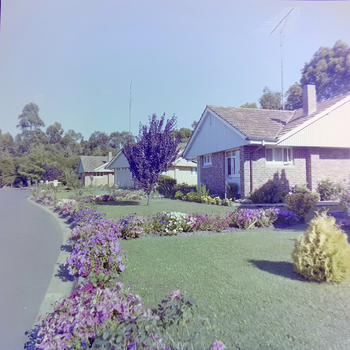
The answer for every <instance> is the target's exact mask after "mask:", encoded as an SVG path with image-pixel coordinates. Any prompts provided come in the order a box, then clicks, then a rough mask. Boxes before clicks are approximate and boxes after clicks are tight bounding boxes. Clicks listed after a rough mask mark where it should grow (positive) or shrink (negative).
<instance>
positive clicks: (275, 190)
mask: <svg viewBox="0 0 350 350" xmlns="http://www.w3.org/2000/svg"><path fill="white" fill-rule="evenodd" d="M279 192H280V186H279V184H278V183H277V182H275V181H273V180H269V181H267V182H266V183H265V184H264V185H262V186H261V187H260V188H258V189H256V190H255V191H253V192H252V194H251V195H250V197H249V199H251V200H252V201H253V203H280V202H281V201H282V198H281V197H280V195H279Z"/></svg>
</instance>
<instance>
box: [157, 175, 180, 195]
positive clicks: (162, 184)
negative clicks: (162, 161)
mask: <svg viewBox="0 0 350 350" xmlns="http://www.w3.org/2000/svg"><path fill="white" fill-rule="evenodd" d="M175 185H176V179H173V178H172V177H171V176H167V175H161V176H160V177H159V179H158V182H157V191H158V192H159V193H160V194H162V195H163V196H164V197H167V198H174V195H173V192H174V191H173V189H174V187H175Z"/></svg>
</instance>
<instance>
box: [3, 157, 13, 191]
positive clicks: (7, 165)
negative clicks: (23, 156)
mask: <svg viewBox="0 0 350 350" xmlns="http://www.w3.org/2000/svg"><path fill="white" fill-rule="evenodd" d="M15 179H16V166H15V164H14V162H13V159H12V158H1V159H0V187H4V186H12V185H13V183H14V182H15Z"/></svg>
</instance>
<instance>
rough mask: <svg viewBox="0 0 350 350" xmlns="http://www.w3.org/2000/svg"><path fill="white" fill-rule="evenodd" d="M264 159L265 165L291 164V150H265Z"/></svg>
mask: <svg viewBox="0 0 350 350" xmlns="http://www.w3.org/2000/svg"><path fill="white" fill-rule="evenodd" d="M265 157H266V163H267V164H276V165H283V164H285V165H286V164H292V163H293V152H292V149H291V148H266V149H265Z"/></svg>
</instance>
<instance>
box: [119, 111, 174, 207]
mask: <svg viewBox="0 0 350 350" xmlns="http://www.w3.org/2000/svg"><path fill="white" fill-rule="evenodd" d="M175 127H176V117H175V116H173V117H172V118H171V119H167V120H165V114H163V116H162V117H160V118H158V117H157V116H156V115H155V114H153V115H152V116H150V117H149V125H142V124H141V123H140V129H139V135H138V136H137V137H136V141H133V140H129V141H128V142H127V143H126V145H125V146H124V147H123V154H124V155H125V157H126V159H127V160H128V162H129V165H130V171H131V173H132V176H133V179H134V180H135V181H136V183H137V184H138V185H139V186H140V188H142V189H143V190H144V191H145V192H146V194H147V205H149V199H150V194H151V192H152V190H153V189H154V187H155V185H156V184H157V181H158V178H159V176H160V175H161V174H162V173H163V172H165V171H167V170H168V168H169V167H170V166H171V165H172V163H173V162H174V161H175V159H176V157H177V146H178V144H179V142H180V139H179V138H174V137H172V136H171V134H172V133H173V131H174V130H175Z"/></svg>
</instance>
